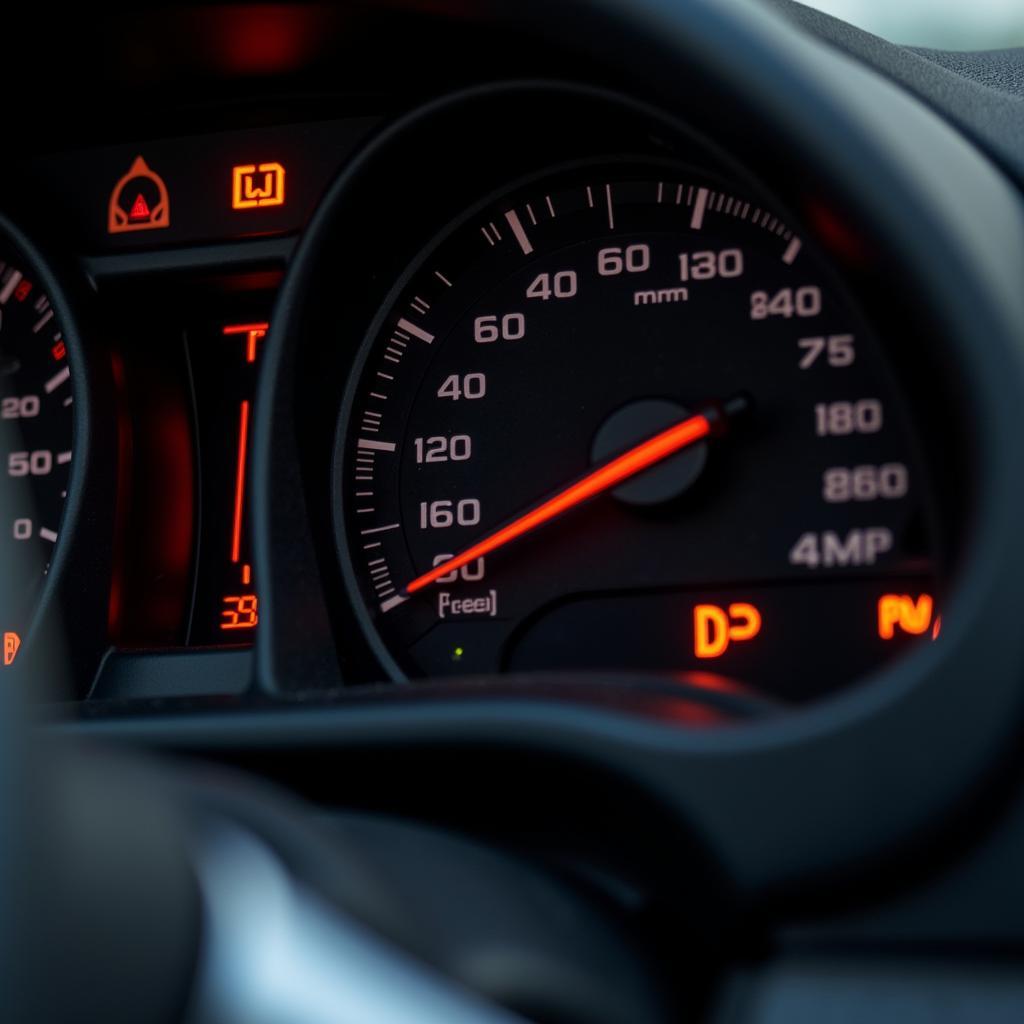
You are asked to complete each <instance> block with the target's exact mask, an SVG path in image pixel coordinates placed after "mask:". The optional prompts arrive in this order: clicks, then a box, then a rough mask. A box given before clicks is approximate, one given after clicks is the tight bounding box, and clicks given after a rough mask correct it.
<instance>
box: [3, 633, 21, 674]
mask: <svg viewBox="0 0 1024 1024" xmlns="http://www.w3.org/2000/svg"><path fill="white" fill-rule="evenodd" d="M20 647H21V637H20V636H18V634H17V633H15V632H13V631H11V632H7V633H4V668H6V667H7V666H8V665H13V664H14V659H15V658H16V657H17V656H18V650H19V649H20Z"/></svg>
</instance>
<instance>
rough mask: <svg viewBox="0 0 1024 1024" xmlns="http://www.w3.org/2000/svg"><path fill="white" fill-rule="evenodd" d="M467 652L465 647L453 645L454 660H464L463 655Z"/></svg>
mask: <svg viewBox="0 0 1024 1024" xmlns="http://www.w3.org/2000/svg"><path fill="white" fill-rule="evenodd" d="M465 653H466V648H465V647H453V648H452V661H462V656H463V655H464V654H465Z"/></svg>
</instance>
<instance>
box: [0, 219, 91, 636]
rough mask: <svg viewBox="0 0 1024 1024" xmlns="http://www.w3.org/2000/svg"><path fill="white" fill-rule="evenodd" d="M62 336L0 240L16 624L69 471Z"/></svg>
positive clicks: (28, 272) (0, 404)
mask: <svg viewBox="0 0 1024 1024" xmlns="http://www.w3.org/2000/svg"><path fill="white" fill-rule="evenodd" d="M62 331H63V328H62V324H61V319H60V316H59V315H58V313H57V310H56V309H55V308H54V307H53V305H52V303H51V300H50V297H49V296H48V295H47V294H46V292H45V290H44V288H43V285H42V282H41V278H40V275H39V273H38V272H37V271H36V270H35V269H34V268H33V267H32V266H31V264H30V263H29V262H27V261H26V260H25V259H24V258H23V257H22V256H21V255H20V253H19V252H18V251H17V250H16V249H15V247H14V246H13V245H11V244H9V243H8V242H7V241H6V240H5V239H3V238H2V237H0V418H2V419H3V420H4V421H6V422H5V423H4V424H3V426H4V428H5V429H4V431H3V433H2V438H3V440H2V442H0V472H2V473H3V487H4V490H5V499H9V500H5V501H4V503H3V508H4V521H3V522H0V565H2V566H3V567H4V568H3V571H4V573H5V575H6V579H5V581H4V582H5V584H8V587H5V592H6V593H7V594H8V595H13V596H14V599H15V601H16V604H15V607H14V608H13V609H8V610H7V613H8V614H11V615H13V616H15V618H16V620H17V621H16V622H15V623H13V624H15V625H18V626H19V627H24V626H27V624H28V622H27V620H28V618H29V617H30V613H31V609H32V608H33V606H34V603H35V600H36V598H37V597H38V594H39V591H40V589H41V586H42V583H43V581H44V579H45V577H46V574H47V572H48V570H49V567H50V562H51V559H52V557H53V552H54V548H55V545H56V544H57V540H58V537H59V535H60V530H61V521H62V517H63V511H64V502H65V499H66V497H67V489H68V480H69V476H70V471H71V459H72V448H73V444H72V432H73V417H72V402H73V393H72V386H71V383H72V382H71V367H70V366H69V365H68V353H67V346H66V344H65V339H64V336H63V333H62ZM10 574H15V576H16V578H14V579H12V578H11V575H10ZM7 625H8V624H7V623H5V626H7Z"/></svg>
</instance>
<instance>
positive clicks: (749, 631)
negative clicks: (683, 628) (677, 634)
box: [693, 601, 761, 658]
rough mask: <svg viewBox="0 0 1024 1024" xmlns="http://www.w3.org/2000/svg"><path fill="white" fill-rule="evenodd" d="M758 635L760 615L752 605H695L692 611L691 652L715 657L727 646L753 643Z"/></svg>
mask: <svg viewBox="0 0 1024 1024" xmlns="http://www.w3.org/2000/svg"><path fill="white" fill-rule="evenodd" d="M760 632H761V613H760V612H759V611H758V610H757V608H755V607H754V605H752V604H747V603H746V602H742V601H740V602H736V603H734V604H730V605H729V607H728V609H725V608H719V606H718V605H717V604H698V605H695V606H694V609H693V653H694V654H695V655H696V656H697V657H698V658H719V657H721V656H722V655H723V654H725V652H726V650H728V647H729V644H731V643H741V642H743V641H744V640H753V639H754V637H755V636H757V634H758V633H760Z"/></svg>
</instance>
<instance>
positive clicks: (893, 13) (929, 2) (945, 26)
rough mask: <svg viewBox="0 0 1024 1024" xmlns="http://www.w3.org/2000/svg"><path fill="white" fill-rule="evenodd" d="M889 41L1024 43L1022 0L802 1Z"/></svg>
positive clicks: (978, 45)
mask: <svg viewBox="0 0 1024 1024" xmlns="http://www.w3.org/2000/svg"><path fill="white" fill-rule="evenodd" d="M803 2H804V3H806V4H808V6H810V7H816V8H817V9H818V10H821V11H825V12H826V13H827V14H832V15H834V16H835V17H837V18H842V20H843V21H848V22H850V23H851V24H853V25H857V26H858V27H859V28H863V29H865V30H867V31H868V32H873V33H874V34H875V35H879V36H882V37H884V38H885V39H888V40H890V41H892V42H894V43H906V44H908V45H911V46H932V47H936V48H939V49H944V50H998V49H1001V48H1003V47H1006V46H1024V0H803Z"/></svg>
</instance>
